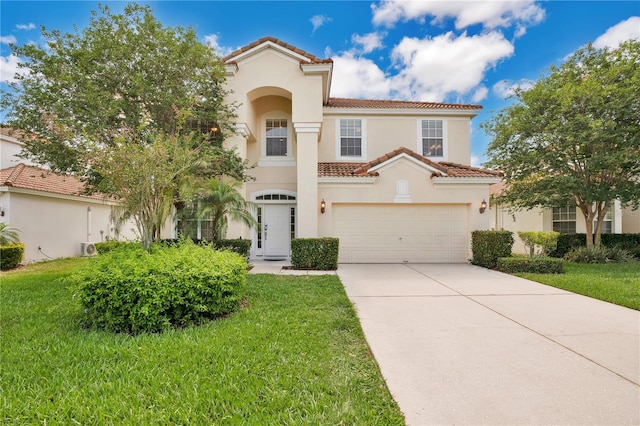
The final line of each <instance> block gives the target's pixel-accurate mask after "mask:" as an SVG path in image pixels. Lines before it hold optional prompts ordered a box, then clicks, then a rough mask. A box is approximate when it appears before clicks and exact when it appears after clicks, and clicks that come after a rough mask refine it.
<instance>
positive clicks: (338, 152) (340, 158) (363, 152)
mask: <svg viewBox="0 0 640 426" xmlns="http://www.w3.org/2000/svg"><path fill="white" fill-rule="evenodd" d="M341 120H360V125H361V126H362V136H361V139H362V147H361V148H362V149H361V151H360V154H361V155H359V156H355V155H342V154H341V153H342V150H341V149H340V136H341V135H340V121H341ZM335 128H336V161H355V162H357V161H362V160H366V159H367V119H366V118H360V117H340V118H336V121H335Z"/></svg>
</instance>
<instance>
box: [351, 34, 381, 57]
mask: <svg viewBox="0 0 640 426" xmlns="http://www.w3.org/2000/svg"><path fill="white" fill-rule="evenodd" d="M383 37H384V34H382V33H376V32H374V33H369V34H365V35H358V34H353V35H352V36H351V41H352V42H353V44H355V45H356V46H361V49H362V53H370V52H373V51H374V50H376V49H379V48H381V47H382V39H383Z"/></svg>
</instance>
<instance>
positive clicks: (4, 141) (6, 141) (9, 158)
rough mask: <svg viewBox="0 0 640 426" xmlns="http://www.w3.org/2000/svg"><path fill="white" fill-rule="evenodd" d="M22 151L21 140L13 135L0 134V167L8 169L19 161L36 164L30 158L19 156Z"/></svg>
mask: <svg viewBox="0 0 640 426" xmlns="http://www.w3.org/2000/svg"><path fill="white" fill-rule="evenodd" d="M21 152H22V143H21V142H20V141H18V140H17V139H15V138H13V137H11V136H6V135H0V169H7V168H9V167H13V166H16V165H18V164H19V163H24V164H26V165H34V163H33V162H31V161H29V160H28V159H24V158H19V157H18V155H19V154H20V153H21ZM39 167H41V166H39Z"/></svg>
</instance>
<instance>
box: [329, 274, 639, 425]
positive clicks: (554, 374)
mask: <svg viewBox="0 0 640 426" xmlns="http://www.w3.org/2000/svg"><path fill="white" fill-rule="evenodd" d="M338 276H339V277H340V279H341V280H342V282H343V284H344V286H345V289H346V291H347V294H348V296H349V298H350V299H351V301H352V302H353V303H354V305H355V307H356V310H357V312H358V316H359V317H360V320H361V323H362V328H363V330H364V333H365V336H366V338H367V341H368V343H369V345H370V347H371V350H372V352H373V355H374V356H375V358H376V360H377V362H378V364H379V365H380V369H381V371H382V375H383V376H384V378H385V380H386V381H387V384H388V386H389V389H390V390H391V393H392V394H393V396H394V398H395V399H396V401H397V402H398V404H399V406H400V408H401V409H402V411H403V413H404V414H405V418H406V422H407V424H408V425H412V426H415V425H452V424H456V425H459V424H475V425H479V424H485V425H493V424H509V425H516V424H518V425H520V424H528V425H531V424H545V425H546V424H562V425H565V424H567V425H568V424H574V425H586V424H598V425H613V424H616V425H618V424H634V425H637V424H640V385H639V384H640V312H638V311H634V310H631V309H627V308H623V307H620V306H616V305H612V304H609V303H606V302H601V301H598V300H595V299H591V298H588V297H584V296H579V295H576V294H573V293H570V292H566V291H563V290H559V289H556V288H553V287H549V286H545V285H542V284H538V283H534V282H531V281H527V280H524V279H520V278H516V277H512V276H510V275H506V274H502V273H499V272H494V271H490V270H487V269H484V268H480V267H476V266H473V265H347V264H341V265H340V267H339V269H338Z"/></svg>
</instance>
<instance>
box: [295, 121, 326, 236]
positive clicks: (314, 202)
mask: <svg viewBox="0 0 640 426" xmlns="http://www.w3.org/2000/svg"><path fill="white" fill-rule="evenodd" d="M320 126H321V123H293V127H294V129H295V131H296V139H297V148H298V152H297V158H296V167H297V181H298V232H297V235H298V237H300V238H316V237H317V236H318V211H319V210H320V200H318V137H319V134H320Z"/></svg>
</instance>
